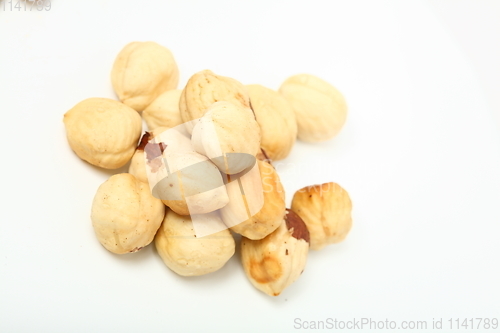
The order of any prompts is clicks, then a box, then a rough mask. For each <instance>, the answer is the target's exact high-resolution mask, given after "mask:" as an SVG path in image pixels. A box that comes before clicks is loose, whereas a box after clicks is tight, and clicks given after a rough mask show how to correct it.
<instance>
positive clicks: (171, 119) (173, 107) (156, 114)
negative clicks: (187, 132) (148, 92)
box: [142, 89, 182, 130]
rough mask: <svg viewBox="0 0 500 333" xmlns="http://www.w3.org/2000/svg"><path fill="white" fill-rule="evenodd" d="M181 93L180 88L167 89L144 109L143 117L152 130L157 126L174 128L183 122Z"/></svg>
mask: <svg viewBox="0 0 500 333" xmlns="http://www.w3.org/2000/svg"><path fill="white" fill-rule="evenodd" d="M181 93H182V90H180V89H173V90H169V91H166V92H164V93H163V94H161V95H160V96H158V97H157V98H156V99H155V100H154V101H153V102H152V103H151V104H149V105H148V107H147V108H145V109H144V111H143V112H142V118H144V120H145V121H146V124H147V125H148V128H149V129H150V130H153V129H155V128H157V127H166V128H172V127H175V126H177V125H180V124H182V119H181V114H180V111H179V100H180V98H181Z"/></svg>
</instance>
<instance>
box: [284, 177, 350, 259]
mask: <svg viewBox="0 0 500 333" xmlns="http://www.w3.org/2000/svg"><path fill="white" fill-rule="evenodd" d="M292 210H293V211H294V212H296V213H297V214H298V215H299V216H300V217H301V218H302V219H303V220H304V222H305V224H306V225H307V229H309V233H310V235H311V249H313V250H320V249H322V248H323V247H325V246H326V245H328V244H332V243H338V242H341V241H342V240H344V238H345V237H346V236H347V234H348V233H349V231H350V230H351V226H352V219H351V210H352V203H351V199H350V198H349V194H348V193H347V192H346V191H345V190H344V189H343V188H342V187H340V185H338V184H336V183H325V184H321V185H313V186H307V187H304V188H302V189H300V190H298V191H297V192H295V195H294V196H293V200H292Z"/></svg>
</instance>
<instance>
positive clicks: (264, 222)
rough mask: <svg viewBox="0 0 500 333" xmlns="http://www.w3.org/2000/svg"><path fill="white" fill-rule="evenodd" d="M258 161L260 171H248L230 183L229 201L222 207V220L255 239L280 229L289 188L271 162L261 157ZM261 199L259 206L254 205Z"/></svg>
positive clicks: (228, 189) (235, 230) (227, 188)
mask: <svg viewBox="0 0 500 333" xmlns="http://www.w3.org/2000/svg"><path fill="white" fill-rule="evenodd" d="M257 165H258V171H257V172H248V173H246V174H245V175H243V176H241V177H240V178H238V179H236V180H232V181H231V182H229V183H228V184H226V190H227V194H228V196H229V203H228V204H227V205H226V206H224V207H222V208H221V210H220V214H221V217H222V220H223V221H224V223H225V224H226V225H227V226H229V227H231V230H232V231H234V232H236V233H238V234H240V235H242V236H245V237H246V238H248V239H253V240H255V239H262V238H264V237H266V236H267V235H269V234H270V233H271V232H273V231H274V230H276V229H277V228H278V227H279V225H280V224H281V222H282V221H283V217H284V216H285V191H284V190H283V186H282V184H281V181H280V178H279V176H278V173H277V172H276V170H274V168H273V167H272V166H271V165H270V164H269V163H267V162H263V161H257ZM240 188H242V189H243V192H242V191H241V189H240ZM261 202H263V204H261V205H260V207H259V208H258V209H253V207H255V206H256V205H257V204H258V203H261ZM255 210H256V213H253V211H255ZM248 214H250V216H249V215H248Z"/></svg>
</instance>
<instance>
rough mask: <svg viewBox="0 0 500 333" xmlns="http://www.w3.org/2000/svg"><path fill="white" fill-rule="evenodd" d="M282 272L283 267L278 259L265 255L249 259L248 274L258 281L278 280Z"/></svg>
mask: <svg viewBox="0 0 500 333" xmlns="http://www.w3.org/2000/svg"><path fill="white" fill-rule="evenodd" d="M282 274H283V269H282V267H281V264H280V263H279V261H278V259H276V258H275V257H271V256H265V257H264V258H262V260H260V261H257V260H251V262H250V275H251V276H252V278H253V279H254V280H255V281H256V282H258V283H269V282H273V281H276V280H278V279H279V278H280V277H281V275H282Z"/></svg>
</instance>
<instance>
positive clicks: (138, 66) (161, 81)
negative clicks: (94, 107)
mask: <svg viewBox="0 0 500 333" xmlns="http://www.w3.org/2000/svg"><path fill="white" fill-rule="evenodd" d="M111 83H112V85H113V88H114V89H115V92H116V94H117V95H118V98H119V99H120V100H121V101H122V102H123V103H124V104H126V105H128V106H130V107H131V108H133V109H135V110H136V111H142V110H144V108H146V106H148V105H149V104H151V102H153V101H154V100H155V99H156V98H157V97H158V96H160V95H161V94H162V93H164V92H165V91H167V90H171V89H175V88H176V87H177V84H178V83H179V69H178V68H177V63H176V62H175V59H174V57H173V55H172V53H171V52H170V51H169V50H168V49H167V48H165V47H163V46H161V45H159V44H157V43H155V42H132V43H130V44H127V45H126V46H125V47H124V48H123V49H122V50H121V51H120V53H118V56H117V57H116V60H115V62H114V64H113V69H112V70H111Z"/></svg>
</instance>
